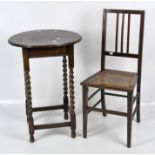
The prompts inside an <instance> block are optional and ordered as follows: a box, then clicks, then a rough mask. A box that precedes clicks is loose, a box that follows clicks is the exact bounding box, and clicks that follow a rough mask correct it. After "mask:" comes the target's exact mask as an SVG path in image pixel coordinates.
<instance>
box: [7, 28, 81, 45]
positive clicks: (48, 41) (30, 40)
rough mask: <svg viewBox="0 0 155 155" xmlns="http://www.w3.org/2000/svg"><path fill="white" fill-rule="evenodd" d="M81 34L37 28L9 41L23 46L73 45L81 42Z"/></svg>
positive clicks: (19, 34)
mask: <svg viewBox="0 0 155 155" xmlns="http://www.w3.org/2000/svg"><path fill="white" fill-rule="evenodd" d="M80 40H81V36H80V35H79V34H77V33H75V32H71V31H65V30H50V29H49V30H35V31H27V32H22V33H18V34H16V35H14V36H12V37H11V38H10V39H9V40H8V42H9V43H10V44H11V45H14V46H18V47H23V48H48V47H60V46H66V45H71V44H75V43H77V42H79V41H80Z"/></svg>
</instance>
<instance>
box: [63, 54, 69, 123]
mask: <svg viewBox="0 0 155 155" xmlns="http://www.w3.org/2000/svg"><path fill="white" fill-rule="evenodd" d="M63 90H64V96H63V102H64V119H66V120H67V119H68V96H67V95H68V84H67V58H66V56H63Z"/></svg>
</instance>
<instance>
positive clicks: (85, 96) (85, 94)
mask: <svg viewBox="0 0 155 155" xmlns="http://www.w3.org/2000/svg"><path fill="white" fill-rule="evenodd" d="M87 107H88V87H86V86H83V138H87V117H88V110H87Z"/></svg>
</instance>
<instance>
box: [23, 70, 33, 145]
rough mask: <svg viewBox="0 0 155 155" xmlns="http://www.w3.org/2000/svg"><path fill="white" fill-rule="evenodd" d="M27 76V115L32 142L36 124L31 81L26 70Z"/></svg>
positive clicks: (25, 75) (25, 74) (25, 76)
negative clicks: (33, 115)
mask: <svg viewBox="0 0 155 155" xmlns="http://www.w3.org/2000/svg"><path fill="white" fill-rule="evenodd" d="M24 78H25V95H26V101H27V117H28V125H29V134H30V142H34V136H33V134H34V124H33V117H32V97H31V82H30V75H29V71H24Z"/></svg>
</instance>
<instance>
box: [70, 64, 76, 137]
mask: <svg viewBox="0 0 155 155" xmlns="http://www.w3.org/2000/svg"><path fill="white" fill-rule="evenodd" d="M69 89H70V114H71V130H72V133H71V136H72V138H74V137H76V132H75V130H76V114H75V111H74V109H75V101H74V100H75V97H74V72H73V67H71V68H70V72H69Z"/></svg>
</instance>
